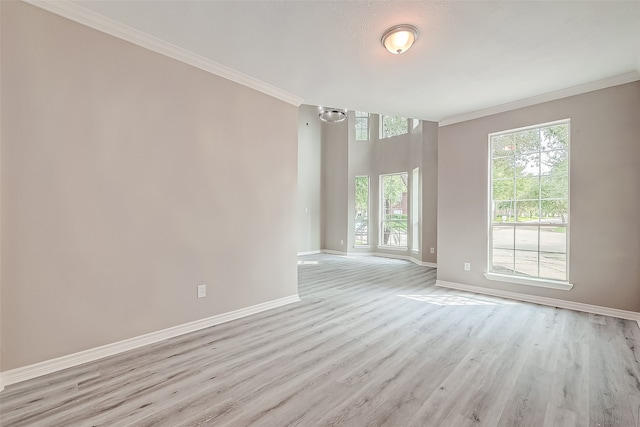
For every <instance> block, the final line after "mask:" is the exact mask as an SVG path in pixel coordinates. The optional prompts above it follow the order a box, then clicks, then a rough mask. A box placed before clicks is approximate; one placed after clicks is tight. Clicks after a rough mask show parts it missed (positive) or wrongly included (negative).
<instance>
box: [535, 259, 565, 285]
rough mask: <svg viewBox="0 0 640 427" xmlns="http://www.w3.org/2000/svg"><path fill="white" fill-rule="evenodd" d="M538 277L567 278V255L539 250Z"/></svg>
mask: <svg viewBox="0 0 640 427" xmlns="http://www.w3.org/2000/svg"><path fill="white" fill-rule="evenodd" d="M540 277H544V278H546V279H554V280H567V255H566V254H559V253H549V252H540Z"/></svg>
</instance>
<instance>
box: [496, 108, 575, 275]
mask: <svg viewBox="0 0 640 427" xmlns="http://www.w3.org/2000/svg"><path fill="white" fill-rule="evenodd" d="M489 153H490V154H489V155H490V179H489V183H490V188H489V208H490V224H489V263H488V264H489V265H488V268H489V272H490V273H495V274H500V275H508V276H517V277H520V278H535V279H546V280H552V281H561V282H568V281H569V268H568V242H569V120H563V121H559V122H553V123H548V124H542V125H537V126H532V127H528V128H522V129H516V130H511V131H506V132H500V133H494V134H491V135H489Z"/></svg>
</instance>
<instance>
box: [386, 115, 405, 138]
mask: <svg viewBox="0 0 640 427" xmlns="http://www.w3.org/2000/svg"><path fill="white" fill-rule="evenodd" d="M408 132H409V123H408V120H407V118H406V117H397V116H382V137H383V138H389V137H392V136H397V135H403V134H405V133H408Z"/></svg>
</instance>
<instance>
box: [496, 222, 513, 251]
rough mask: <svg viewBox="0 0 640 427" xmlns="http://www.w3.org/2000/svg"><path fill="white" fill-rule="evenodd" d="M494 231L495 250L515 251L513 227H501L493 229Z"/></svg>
mask: <svg viewBox="0 0 640 427" xmlns="http://www.w3.org/2000/svg"><path fill="white" fill-rule="evenodd" d="M491 229H492V230H493V249H494V250H495V249H513V235H514V234H513V233H514V227H513V226H512V225H500V226H495V225H494V226H493V227H491Z"/></svg>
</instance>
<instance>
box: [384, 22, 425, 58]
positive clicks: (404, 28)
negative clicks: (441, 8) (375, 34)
mask: <svg viewBox="0 0 640 427" xmlns="http://www.w3.org/2000/svg"><path fill="white" fill-rule="evenodd" d="M416 40H418V29H417V28H416V27H414V26H413V25H409V24H402V25H396V26H395V27H391V28H389V29H388V30H387V31H385V32H384V34H383V35H382V40H381V41H382V45H383V46H384V47H386V48H387V50H388V51H389V52H391V53H393V54H396V55H399V54H401V53H403V52H406V51H407V50H409V48H410V47H411V45H413V43H414V42H415V41H416Z"/></svg>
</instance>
